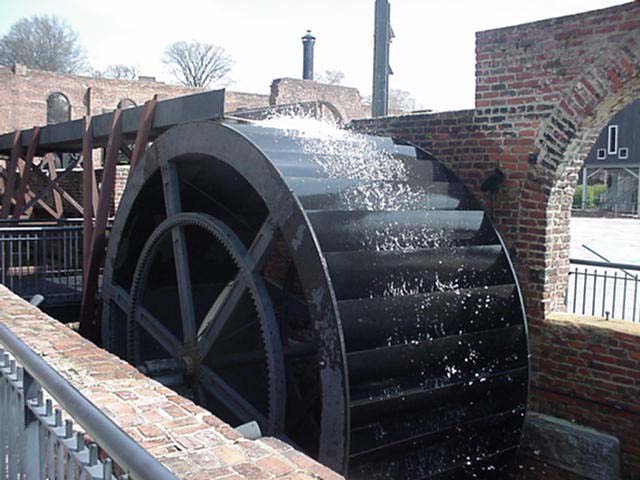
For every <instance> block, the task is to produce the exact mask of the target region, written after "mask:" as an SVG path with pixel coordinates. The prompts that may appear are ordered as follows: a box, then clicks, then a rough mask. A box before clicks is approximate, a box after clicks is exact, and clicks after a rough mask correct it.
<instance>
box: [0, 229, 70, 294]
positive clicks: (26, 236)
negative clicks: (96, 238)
mask: <svg viewBox="0 0 640 480" xmlns="http://www.w3.org/2000/svg"><path fill="white" fill-rule="evenodd" d="M5 225H6V226H5ZM0 282H1V283H3V284H4V285H6V286H7V287H8V288H9V289H10V290H12V291H13V292H15V293H16V294H17V295H20V296H21V297H23V298H26V299H29V298H31V297H33V296H34V295H36V294H41V295H43V296H44V297H45V298H46V300H47V303H74V302H79V301H80V297H81V292H82V225H81V224H79V223H77V222H65V223H59V224H56V225H46V226H45V225H36V224H33V223H26V224H25V223H21V224H20V225H7V224H5V223H0Z"/></svg>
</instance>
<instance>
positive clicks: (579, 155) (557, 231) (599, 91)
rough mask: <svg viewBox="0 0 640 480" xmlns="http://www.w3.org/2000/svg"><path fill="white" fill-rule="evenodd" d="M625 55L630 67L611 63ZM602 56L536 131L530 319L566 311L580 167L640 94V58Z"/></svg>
mask: <svg viewBox="0 0 640 480" xmlns="http://www.w3.org/2000/svg"><path fill="white" fill-rule="evenodd" d="M622 57H625V58H627V59H628V62H627V64H628V65H630V68H628V69H625V70H619V69H618V68H617V67H616V65H612V64H611V63H610V62H611V61H610V60H609V59H611V58H622ZM602 58H603V60H602V62H600V64H598V65H595V66H594V67H593V68H592V69H591V70H590V71H589V72H587V73H586V74H585V76H583V77H582V78H580V79H579V80H578V81H577V82H576V83H575V84H574V86H573V88H572V89H570V90H569V91H567V93H566V94H564V95H563V96H562V97H561V98H560V99H559V100H558V102H557V107H556V108H555V110H554V111H553V112H552V114H551V115H550V116H548V117H547V118H546V119H545V120H544V121H542V122H541V124H540V128H539V130H538V133H537V138H536V146H537V148H538V159H537V161H536V163H535V165H532V166H531V167H530V169H529V171H528V174H527V180H526V182H525V185H524V191H523V193H525V194H527V195H529V196H531V197H532V198H536V199H538V201H536V202H535V203H532V204H531V205H524V204H521V205H520V209H519V224H520V226H525V225H526V224H527V220H528V219H530V218H532V217H536V216H540V214H541V212H540V210H541V209H544V212H543V213H544V216H543V221H542V223H541V226H540V227H539V228H537V229H536V230H534V231H531V232H530V235H531V243H532V244H533V245H534V246H535V248H533V249H530V250H529V251H527V252H526V253H524V255H523V258H522V262H521V264H524V265H525V267H524V268H523V270H524V271H523V272H521V274H523V273H524V275H523V276H526V279H525V281H526V283H527V295H526V296H527V312H528V315H529V319H530V324H531V323H534V324H535V323H536V322H540V321H543V320H544V318H545V316H546V315H547V314H549V313H551V312H553V311H565V293H566V288H567V283H568V277H569V258H570V220H571V208H572V205H573V197H574V193H575V189H576V187H577V185H578V180H579V172H580V170H581V168H582V167H583V165H584V162H585V160H586V159H587V157H588V156H589V152H590V151H591V148H592V147H593V145H594V144H595V143H596V141H597V139H598V136H599V135H600V133H601V131H602V130H603V129H604V128H605V127H606V126H607V124H608V122H609V121H610V120H611V118H612V117H613V116H614V115H615V114H616V113H617V112H619V111H621V110H622V109H623V108H624V107H625V106H627V105H629V104H631V103H632V102H633V101H634V100H635V99H637V98H639V97H640V60H639V59H636V58H629V57H628V54H627V53H625V52H618V54H617V55H613V54H612V53H611V52H609V53H608V54H607V55H603V56H602ZM596 153H597V152H596ZM534 328H535V325H534Z"/></svg>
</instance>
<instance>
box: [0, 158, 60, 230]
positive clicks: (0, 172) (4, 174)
mask: <svg viewBox="0 0 640 480" xmlns="http://www.w3.org/2000/svg"><path fill="white" fill-rule="evenodd" d="M0 178H2V179H3V180H5V181H6V179H7V172H6V170H5V169H4V168H3V167H0ZM27 196H28V197H29V198H30V200H31V202H33V204H34V205H35V204H36V203H37V204H38V205H40V206H41V207H42V208H43V209H44V210H45V211H46V212H47V213H48V214H49V215H51V216H52V217H53V218H56V212H55V210H54V209H53V208H51V207H50V206H49V205H48V204H47V203H46V202H45V201H44V200H42V199H40V198H37V197H36V194H35V193H33V191H32V190H31V188H28V189H27ZM12 203H13V204H14V205H15V199H12ZM30 208H31V207H29V205H27V208H26V209H25V210H29V209H30Z"/></svg>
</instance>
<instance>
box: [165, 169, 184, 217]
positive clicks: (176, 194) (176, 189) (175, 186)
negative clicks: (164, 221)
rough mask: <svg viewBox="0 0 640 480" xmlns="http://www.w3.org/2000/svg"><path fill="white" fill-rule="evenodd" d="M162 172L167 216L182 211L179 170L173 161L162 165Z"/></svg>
mask: <svg viewBox="0 0 640 480" xmlns="http://www.w3.org/2000/svg"><path fill="white" fill-rule="evenodd" d="M160 172H161V174H162V190H163V192H164V206H165V209H166V211H167V218H169V217H171V216H173V215H176V214H178V213H180V212H181V211H182V202H181V201H180V184H179V183H178V182H179V180H178V171H177V170H176V166H175V164H174V163H173V162H167V163H166V164H164V165H162V166H161V167H160Z"/></svg>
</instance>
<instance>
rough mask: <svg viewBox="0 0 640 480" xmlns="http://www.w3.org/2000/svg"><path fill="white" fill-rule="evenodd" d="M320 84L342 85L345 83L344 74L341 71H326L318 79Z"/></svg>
mask: <svg viewBox="0 0 640 480" xmlns="http://www.w3.org/2000/svg"><path fill="white" fill-rule="evenodd" d="M316 80H317V81H318V82H320V83H327V84H329V85H342V82H343V81H344V73H343V72H341V71H340V70H325V71H324V72H322V73H321V74H320V75H318V78H317V79H316Z"/></svg>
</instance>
